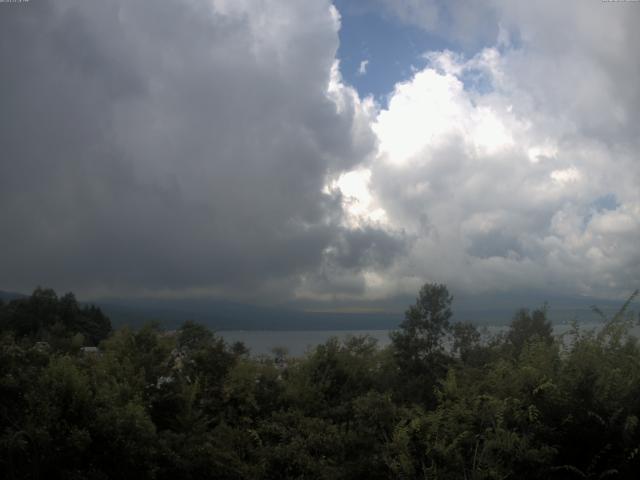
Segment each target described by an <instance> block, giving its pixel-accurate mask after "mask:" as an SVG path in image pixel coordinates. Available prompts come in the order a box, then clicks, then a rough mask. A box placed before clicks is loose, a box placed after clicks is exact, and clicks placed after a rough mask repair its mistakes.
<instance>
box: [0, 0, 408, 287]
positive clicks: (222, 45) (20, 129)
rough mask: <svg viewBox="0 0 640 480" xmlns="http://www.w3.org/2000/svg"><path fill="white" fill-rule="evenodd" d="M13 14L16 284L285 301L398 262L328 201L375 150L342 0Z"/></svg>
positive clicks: (9, 252) (5, 75)
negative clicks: (305, 288)
mask: <svg viewBox="0 0 640 480" xmlns="http://www.w3.org/2000/svg"><path fill="white" fill-rule="evenodd" d="M2 7H3V8H2V9H1V10H0V65H1V66H2V75H1V76H0V82H1V84H0V105H1V106H2V114H1V116H0V155H1V158H0V225H2V234H1V235H0V260H1V261H0V263H1V264H2V268H0V285H1V286H2V287H4V288H12V289H29V288H32V287H33V286H34V285H36V284H46V285H52V286H55V287H57V288H60V289H75V290H80V291H84V292H87V293H90V294H91V293H92V294H112V293H123V292H127V291H129V292H135V293H140V292H154V291H161V292H167V291H177V292H189V291H207V292H213V293H215V292H218V293H224V294H230V295H242V294H243V293H246V292H252V294H259V292H262V294H272V295H276V296H278V295H283V294H284V293H283V292H289V291H291V289H292V288H294V287H295V286H296V285H297V284H298V282H299V279H300V277H301V276H302V275H309V274H315V273H314V272H318V271H321V270H322V269H323V265H324V264H325V263H327V262H330V263H331V264H332V265H335V264H337V265H338V266H337V268H339V269H344V270H345V271H349V272H351V273H350V274H351V275H356V276H357V275H358V272H359V271H360V270H362V269H364V268H366V266H367V265H368V263H369V262H373V263H375V264H376V265H379V264H381V263H382V264H389V262H390V261H391V259H392V258H393V255H394V254H395V253H396V252H400V251H401V250H402V247H401V240H400V239H397V238H396V237H394V236H392V235H389V234H387V233H385V232H383V231H382V230H380V229H376V228H353V229H349V228H347V227H345V223H344V222H343V211H342V208H343V207H342V204H341V202H340V198H339V196H338V195H336V194H335V193H328V190H327V189H326V188H325V185H326V184H327V181H328V178H329V176H331V175H336V174H338V173H339V172H340V171H342V170H346V169H350V168H352V167H354V166H355V165H357V164H358V163H359V162H362V161H364V160H365V159H366V158H367V157H368V156H370V155H371V154H372V151H374V149H375V145H376V143H375V142H376V139H375V136H374V135H373V133H372V132H371V130H370V129H369V125H368V123H366V120H365V119H363V118H361V117H362V115H360V114H359V113H358V109H359V108H361V107H360V106H359V104H358V102H359V100H358V98H357V96H354V95H353V94H352V92H350V91H349V90H348V88H347V87H344V86H343V85H342V84H340V83H338V84H337V85H336V84H335V79H334V80H333V82H334V85H333V88H332V93H331V95H329V94H328V89H329V85H330V82H331V81H332V77H331V71H332V65H333V63H334V60H335V51H336V49H337V46H338V45H337V42H338V39H337V28H338V19H337V16H336V13H335V11H333V9H332V8H331V7H330V4H329V2H326V1H321V2H297V1H291V2H275V1H274V2H259V3H258V2H240V1H239V2H224V1H213V2H193V1H186V0H185V1H171V0H156V1H154V2H136V1H124V0H123V1H111V2H87V1H76V0H64V1H56V2H53V1H37V0H33V1H31V2H29V3H26V4H19V5H14V6H12V7H11V8H8V6H5V5H3V6H2ZM249 7H251V8H249ZM335 252H338V253H337V254H336V253H335ZM383 257H384V259H382V258H383Z"/></svg>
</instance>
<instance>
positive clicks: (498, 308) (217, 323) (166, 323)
mask: <svg viewBox="0 0 640 480" xmlns="http://www.w3.org/2000/svg"><path fill="white" fill-rule="evenodd" d="M59 293H60V292H59ZM25 296H26V295H24V294H21V293H16V292H6V291H0V299H2V300H4V301H9V300H13V299H16V298H24V297H25ZM547 300H548V303H549V319H550V320H551V321H552V322H553V323H556V324H558V323H567V322H569V321H571V320H573V319H577V320H578V321H580V322H589V323H591V322H597V321H599V318H598V317H597V315H595V314H594V313H593V312H592V310H591V305H593V304H597V305H598V306H599V308H600V309H601V310H603V311H604V312H606V313H607V314H611V313H613V312H615V311H616V310H617V308H619V307H620V306H621V305H622V303H623V301H610V300H605V301H603V300H595V299H591V298H585V297H557V298H550V299H547ZM544 301H545V299H544V297H540V298H536V297H535V296H534V295H517V294H509V295H507V294H503V295H484V296H482V295H479V296H461V297H458V298H454V303H453V311H454V320H455V321H471V322H473V323H475V324H477V325H506V324H508V323H509V322H510V320H511V318H512V317H513V314H514V312H515V311H516V310H517V309H518V308H520V307H528V308H537V307H540V306H541V305H542V304H543V303H544ZM412 302H413V299H410V298H406V299H402V300H400V301H396V302H395V304H393V307H391V308H392V309H393V311H391V312H389V311H387V312H385V313H378V312H358V311H356V312H352V311H344V310H346V309H343V311H340V310H339V309H337V311H309V310H305V309H304V308H302V307H301V306H299V305H297V306H294V307H273V306H261V305H250V304H243V303H238V302H230V301H220V300H212V299H146V298H144V299H143V298H110V299H102V300H97V301H95V302H87V303H93V304H95V305H98V306H99V307H100V308H101V309H102V310H103V311H104V313H105V314H106V315H108V316H109V318H110V319H111V322H112V324H113V325H114V327H119V326H123V325H129V326H131V327H139V326H141V325H143V324H145V323H147V322H149V321H157V322H159V323H160V324H161V325H162V326H163V327H164V328H167V329H174V328H177V327H179V326H180V325H181V324H182V323H183V322H185V321H187V320H192V321H195V322H198V323H201V324H203V325H206V326H208V327H209V328H211V329H213V330H276V331H278V330H282V331H284V330H307V331H309V330H389V329H394V328H397V327H398V325H399V324H400V322H401V321H402V320H403V318H404V311H405V310H406V308H407V307H408V306H409V305H410V304H411V303H412ZM402 305H404V306H402ZM315 307H317V305H316V306H315ZM376 307H380V305H377V306H376ZM315 310H318V309H317V308H316V309H315ZM381 310H382V309H381Z"/></svg>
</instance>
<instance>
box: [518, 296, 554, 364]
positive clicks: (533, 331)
mask: <svg viewBox="0 0 640 480" xmlns="http://www.w3.org/2000/svg"><path fill="white" fill-rule="evenodd" d="M536 340H537V341H542V342H545V343H552V342H553V327H552V325H551V322H549V320H547V306H546V305H544V306H543V307H542V308H539V309H537V310H534V311H533V313H529V310H527V309H525V308H523V309H520V310H518V311H517V312H516V314H515V316H514V317H513V320H512V321H511V325H510V326H509V331H508V333H507V341H508V342H509V343H510V344H511V345H512V346H513V348H514V353H515V354H516V355H519V354H520V352H521V351H522V349H523V348H524V346H525V345H526V344H527V343H529V342H531V341H536Z"/></svg>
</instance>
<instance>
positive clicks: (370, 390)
mask: <svg viewBox="0 0 640 480" xmlns="http://www.w3.org/2000/svg"><path fill="white" fill-rule="evenodd" d="M636 293H637V292H636ZM631 300H632V299H629V301H628V302H627V303H626V304H625V305H623V307H622V308H621V309H620V311H619V312H618V313H617V314H616V315H614V316H611V317H610V318H609V317H606V316H605V315H604V314H603V319H602V328H600V329H599V330H597V331H583V330H582V329H581V328H580V327H579V325H577V324H576V325H574V327H573V329H572V330H571V331H570V332H569V333H568V334H566V335H565V336H563V337H553V336H552V330H551V325H550V323H549V321H548V320H547V312H546V308H541V309H537V310H533V311H528V310H520V311H518V312H516V313H515V315H514V317H513V321H512V323H511V325H510V327H509V329H508V330H507V331H506V332H505V333H504V334H502V335H499V336H496V337H492V338H484V337H482V336H481V335H480V333H479V332H478V330H477V329H476V328H475V327H474V325H473V324H470V323H452V322H451V308H452V301H453V299H452V297H451V296H450V295H449V292H448V291H447V288H446V287H445V286H443V285H438V284H427V285H425V286H424V287H423V288H422V289H421V291H420V292H419V295H418V298H417V300H416V303H415V304H414V305H412V306H410V307H409V309H408V310H407V312H406V314H405V320H404V322H403V323H402V324H401V325H400V326H399V328H398V330H396V331H395V332H394V333H393V334H392V342H391V345H390V346H389V347H388V348H384V349H382V348H379V347H377V346H376V344H375V341H374V340H373V339H371V338H368V337H356V338H347V339H342V340H338V339H332V340H330V341H328V342H326V343H325V344H323V345H320V346H318V347H317V348H316V349H314V350H313V351H311V352H310V353H309V354H307V355H306V356H304V357H302V358H290V357H289V356H288V355H287V353H286V352H285V351H283V350H277V351H274V353H273V355H270V356H260V357H257V356H252V355H251V353H250V352H248V351H247V350H246V348H245V347H244V346H243V345H242V344H234V345H228V344H225V342H224V341H223V340H222V339H221V338H219V337H217V336H216V335H215V334H213V333H212V332H211V331H209V330H208V329H206V328H205V327H203V326H201V325H198V324H195V323H190V322H187V323H185V324H184V325H183V326H182V327H181V328H180V329H178V330H177V331H164V330H163V329H162V328H160V327H159V326H158V325H157V324H156V325H154V324H148V325H146V326H144V327H143V328H140V329H138V330H131V329H129V328H121V329H118V330H116V331H112V330H111V324H110V322H109V320H108V318H107V317H106V316H105V315H104V314H103V313H102V312H101V311H100V309H98V308H95V307H81V306H79V305H78V303H77V302H76V300H75V298H74V297H73V295H71V294H67V295H64V296H62V297H58V296H57V295H56V294H55V293H54V292H53V291H51V290H43V289H38V290H36V291H35V292H34V293H33V295H32V296H30V297H28V298H23V299H21V298H18V299H14V300H11V301H9V302H0V328H1V337H0V399H1V402H0V471H2V472H3V475H2V476H3V478H7V479H18V478H28V479H39V478H42V479H45V478H46V479H85V478H88V479H108V478H118V479H120V478H136V479H137V478H156V479H169V478H171V479H175V478H181V479H205V478H212V479H395V478H408V479H414V478H415V479H418V478H420V479H422V478H429V479H431V478H433V479H465V478H466V479H506V478H513V479H521V478H525V479H546V478H562V479H564V478H604V477H610V478H637V472H638V471H640V455H639V453H640V452H639V448H640V426H639V423H640V422H639V418H640V345H639V344H638V341H637V339H636V338H634V337H633V336H631V334H630V329H631V327H632V326H633V325H634V324H635V323H636V322H637V321H638V317H637V316H636V315H635V314H633V313H630V309H629V306H630V302H631ZM95 347H97V348H95Z"/></svg>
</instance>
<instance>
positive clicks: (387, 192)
mask: <svg viewBox="0 0 640 480" xmlns="http://www.w3.org/2000/svg"><path fill="white" fill-rule="evenodd" d="M610 6H611V5H607V4H601V3H600V2H593V3H589V2H565V3H563V4H562V6H557V5H556V4H555V3H554V2H542V4H539V3H536V4H535V6H534V5H533V4H531V5H529V4H528V5H524V4H521V3H518V5H515V4H514V3H512V2H493V4H492V6H491V8H492V9H494V11H495V15H496V16H497V20H496V22H497V23H499V25H496V27H500V29H501V30H502V34H501V35H499V36H497V37H496V39H495V40H494V41H493V42H492V44H490V45H489V46H486V47H484V48H481V49H479V50H478V52H477V53H476V54H474V55H473V56H471V57H469V56H463V55H461V54H457V53H453V52H450V51H439V52H428V53H427V54H426V58H427V60H428V65H427V66H426V67H425V68H424V69H422V70H419V71H417V72H416V73H415V74H414V76H413V77H412V78H411V79H410V80H409V81H407V82H404V83H400V84H397V85H396V87H395V90H394V91H393V92H392V93H391V94H390V96H389V99H388V107H387V108H384V109H381V110H380V112H379V114H378V115H377V118H376V119H375V121H374V122H373V129H374V131H375V132H376V134H377V136H378V139H379V145H380V153H379V156H378V157H377V159H376V160H375V162H373V163H372V164H371V165H370V166H369V171H370V191H369V192H368V195H369V197H371V202H372V203H375V204H376V205H377V208H379V209H382V210H383V211H384V214H385V217H386V218H388V219H389V225H390V227H392V228H395V229H403V230H404V231H406V232H407V235H409V236H412V235H413V236H415V241H414V242H413V244H412V248H411V250H410V253H409V254H408V255H407V256H406V257H405V258H404V259H403V260H402V261H400V262H398V263H397V264H395V265H394V267H393V268H392V271H391V272H390V273H388V274H387V276H386V278H388V279H392V280H391V281H389V282H387V283H386V287H387V289H388V291H389V292H396V293H398V292H401V289H402V288H409V289H410V288H414V285H415V284H416V283H419V281H417V279H420V281H422V280H425V279H427V280H436V281H444V282H447V283H449V284H450V285H451V286H452V288H454V290H457V291H463V292H472V293H478V292H497V291H516V290H532V291H536V290H537V291H542V292H545V291H546V292H554V293H562V294H585V295H594V296H605V297H606V296H620V295H625V294H627V293H628V292H629V291H631V290H633V289H634V288H637V286H638V285H639V284H640V254H639V253H638V251H637V248H636V247H635V246H634V245H635V244H636V243H637V239H638V238H640V216H639V213H640V191H639V190H638V187H637V186H638V185H640V164H639V162H640V157H639V156H638V155H639V154H638V152H640V141H639V140H638V139H639V138H640V118H639V117H638V112H639V111H640V110H639V109H638V106H639V103H638V101H639V99H640V91H639V90H638V88H637V79H638V78H640V57H637V55H635V54H634V52H633V49H632V48H631V47H630V45H633V44H634V42H636V41H637V37H638V33H637V29H635V28H634V27H633V24H634V22H637V21H638V20H639V19H640V9H637V8H636V9H630V8H626V9H621V8H618V9H611V8H609V7H610ZM416 8H417V7H416ZM424 28H427V29H428V28H435V27H433V26H430V25H429V23H428V22H427V24H425V25H424ZM611 197H613V198H615V199H616V201H615V202H613V204H612V205H609V208H599V207H598V204H599V202H600V201H601V199H603V198H611ZM609 203H611V202H609ZM412 280H416V281H415V282H412ZM398 285H403V287H397V286H398Z"/></svg>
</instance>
